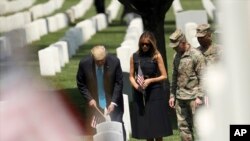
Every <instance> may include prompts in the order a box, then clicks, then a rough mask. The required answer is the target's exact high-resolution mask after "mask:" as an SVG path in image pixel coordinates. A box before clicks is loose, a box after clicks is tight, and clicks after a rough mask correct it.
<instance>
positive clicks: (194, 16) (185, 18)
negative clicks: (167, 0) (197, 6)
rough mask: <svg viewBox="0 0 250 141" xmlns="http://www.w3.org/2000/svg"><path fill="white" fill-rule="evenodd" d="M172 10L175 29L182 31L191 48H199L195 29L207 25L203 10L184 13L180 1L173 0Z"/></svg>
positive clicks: (205, 14)
mask: <svg viewBox="0 0 250 141" xmlns="http://www.w3.org/2000/svg"><path fill="white" fill-rule="evenodd" d="M172 6H173V10H174V13H175V22H176V28H179V29H181V30H182V31H183V33H184V34H185V36H186V39H187V41H188V42H189V43H190V44H191V46H192V47H195V48H196V47H199V46H200V44H199V42H198V40H197V37H196V36H195V35H196V28H197V26H198V24H206V23H208V17H207V13H206V11H205V10H188V11H184V10H183V8H182V5H181V3H180V0H174V2H173V5H172Z"/></svg>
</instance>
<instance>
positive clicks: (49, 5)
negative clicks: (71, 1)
mask: <svg viewBox="0 0 250 141" xmlns="http://www.w3.org/2000/svg"><path fill="white" fill-rule="evenodd" d="M63 3H64V0H50V1H48V2H46V3H43V4H38V5H35V6H33V7H31V8H30V9H29V10H27V11H24V12H18V13H15V14H13V15H9V16H1V17H0V32H8V31H12V30H14V29H18V28H22V27H24V26H25V25H26V24H28V23H30V22H32V21H33V20H36V19H38V18H40V17H44V16H48V15H49V14H52V13H53V12H54V11H55V10H57V9H59V8H61V7H62V4H63ZM10 23H11V24H10Z"/></svg>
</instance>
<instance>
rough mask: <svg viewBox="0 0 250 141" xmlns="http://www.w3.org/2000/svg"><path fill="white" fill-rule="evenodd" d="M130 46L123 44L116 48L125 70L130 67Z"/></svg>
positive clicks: (127, 70)
mask: <svg viewBox="0 0 250 141" xmlns="http://www.w3.org/2000/svg"><path fill="white" fill-rule="evenodd" d="M130 50H131V49H130V47H129V46H121V47H118V48H117V49H116V55H117V57H118V58H119V59H120V62H121V67H122V71H123V72H128V73H129V69H130V61H129V60H130V54H131V53H130Z"/></svg>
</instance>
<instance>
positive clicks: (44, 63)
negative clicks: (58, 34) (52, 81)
mask: <svg viewBox="0 0 250 141" xmlns="http://www.w3.org/2000/svg"><path fill="white" fill-rule="evenodd" d="M53 55H54V54H53V52H52V51H51V50H50V49H49V48H45V49H42V50H39V51H38V58H39V66H40V74H41V75H42V76H53V75H56V70H55V66H54V61H52V60H53V59H52V58H53Z"/></svg>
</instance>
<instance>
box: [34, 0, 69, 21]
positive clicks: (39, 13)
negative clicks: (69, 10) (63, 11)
mask: <svg viewBox="0 0 250 141" xmlns="http://www.w3.org/2000/svg"><path fill="white" fill-rule="evenodd" d="M63 3H64V0H49V1H48V2H46V3H42V4H38V5H35V6H33V7H31V8H30V9H29V11H30V12H31V13H32V19H33V20H35V19H38V18H41V17H44V16H48V15H50V14H52V13H53V12H54V11H56V10H57V9H60V8H61V7H62V5H63Z"/></svg>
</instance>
